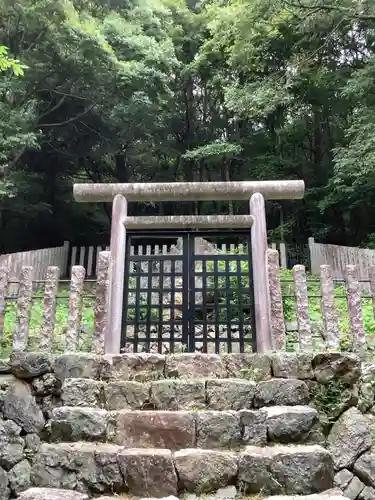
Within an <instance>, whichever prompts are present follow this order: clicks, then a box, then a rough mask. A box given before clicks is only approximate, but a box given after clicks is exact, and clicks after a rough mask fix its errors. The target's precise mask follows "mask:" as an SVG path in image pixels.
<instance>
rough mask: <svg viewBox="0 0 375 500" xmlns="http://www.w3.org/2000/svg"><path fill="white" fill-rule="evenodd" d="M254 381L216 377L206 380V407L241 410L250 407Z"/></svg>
mask: <svg viewBox="0 0 375 500" xmlns="http://www.w3.org/2000/svg"><path fill="white" fill-rule="evenodd" d="M254 393H255V382H252V381H250V380H235V379H221V380H219V379H217V380H208V381H207V407H208V408H209V409H210V410H241V409H243V408H251V407H252V404H253V399H254Z"/></svg>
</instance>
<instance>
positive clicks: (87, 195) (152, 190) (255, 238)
mask: <svg viewBox="0 0 375 500" xmlns="http://www.w3.org/2000/svg"><path fill="white" fill-rule="evenodd" d="M304 191H305V184H304V182H303V181H301V180H291V181H254V182H253V181H242V182H155V183H133V184H75V185H74V188H73V193H74V199H75V200H76V201H78V202H96V203H97V202H113V206H112V222H111V241H110V254H111V273H110V283H109V307H108V325H107V329H106V335H105V352H106V354H118V353H119V352H120V346H121V326H122V313H123V290H124V274H125V248H126V244H125V243H126V229H182V228H183V229H203V228H204V229H211V228H248V229H250V228H251V252H252V267H253V283H254V303H255V326H256V341H257V351H258V352H265V351H267V350H271V349H272V339H271V331H270V299H269V290H268V277H267V258H266V252H267V247H268V244H267V226H266V215H265V203H264V200H265V199H268V200H297V199H302V198H303V196H304ZM198 200H199V201H204V200H226V201H228V200H233V201H234V200H250V215H199V216H193V215H179V216H177V215H176V216H165V217H164V216H141V217H130V216H128V210H127V206H128V202H141V201H152V202H164V201H198Z"/></svg>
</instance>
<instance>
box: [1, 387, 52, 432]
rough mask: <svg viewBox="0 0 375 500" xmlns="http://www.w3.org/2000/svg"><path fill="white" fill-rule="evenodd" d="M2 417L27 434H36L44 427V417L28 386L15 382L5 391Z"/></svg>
mask: <svg viewBox="0 0 375 500" xmlns="http://www.w3.org/2000/svg"><path fill="white" fill-rule="evenodd" d="M3 414H4V417H5V418H7V419H9V420H13V421H14V422H16V423H17V424H18V425H19V426H20V427H22V429H23V430H24V431H25V432H27V433H33V432H36V433H38V432H39V431H41V429H42V428H43V427H44V424H45V422H44V417H43V413H42V412H41V410H40V408H39V406H38V405H37V403H36V401H35V398H34V396H32V394H31V391H30V388H29V386H28V385H27V384H26V383H25V382H22V381H16V382H14V383H13V384H11V385H10V386H9V388H8V389H7V390H6V393H5V396H4V402H3Z"/></svg>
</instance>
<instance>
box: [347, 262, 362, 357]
mask: <svg viewBox="0 0 375 500" xmlns="http://www.w3.org/2000/svg"><path fill="white" fill-rule="evenodd" d="M345 277H346V290H347V296H348V312H349V325H350V328H351V334H352V336H353V349H354V351H355V352H358V353H360V354H361V353H362V352H363V351H364V349H365V348H366V338H365V332H364V328H363V315H362V303H361V287H360V284H359V281H358V266H356V265H347V266H346V273H345Z"/></svg>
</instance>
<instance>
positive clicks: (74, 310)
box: [66, 266, 86, 352]
mask: <svg viewBox="0 0 375 500" xmlns="http://www.w3.org/2000/svg"><path fill="white" fill-rule="evenodd" d="M85 274H86V272H85V268H84V267H82V266H73V267H72V276H71V281H70V292H69V310H68V328H67V330H66V350H67V351H68V352H74V351H75V350H76V349H77V343H78V337H79V334H80V328H81V319H82V296H83V285H84V281H85Z"/></svg>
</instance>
